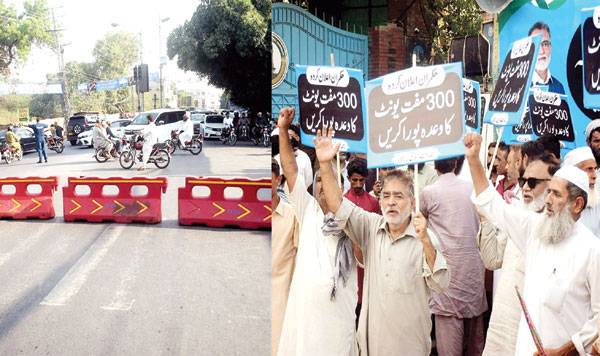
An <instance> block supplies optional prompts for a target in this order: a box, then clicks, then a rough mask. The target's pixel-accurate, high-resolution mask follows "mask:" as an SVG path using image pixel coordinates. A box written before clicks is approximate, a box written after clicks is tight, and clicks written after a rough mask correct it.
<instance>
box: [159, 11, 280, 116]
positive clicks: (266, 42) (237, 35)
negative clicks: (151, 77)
mask: <svg viewBox="0 0 600 356" xmlns="http://www.w3.org/2000/svg"><path fill="white" fill-rule="evenodd" d="M270 41H271V2H270V1H266V0H252V1H251V0H213V1H203V2H202V3H201V4H200V5H199V6H198V8H197V9H196V12H195V13H194V15H193V16H192V18H191V19H190V20H189V21H186V22H185V24H184V25H182V26H180V27H178V28H176V29H175V30H174V31H173V32H172V33H171V34H170V35H169V39H168V42H167V47H168V55H169V58H171V59H172V58H174V57H175V56H178V58H177V64H178V66H179V67H180V68H182V69H184V70H189V71H193V72H197V73H199V74H201V75H203V76H206V77H207V78H208V80H209V82H210V83H211V84H212V85H215V86H217V87H221V88H224V89H226V90H228V91H229V93H230V95H231V101H233V102H234V103H236V104H237V105H240V106H245V107H249V108H251V109H253V110H255V111H266V110H267V109H268V108H269V107H270V106H271V86H270V82H271V74H270V73H271V70H270V66H271V64H270V63H271V43H270Z"/></svg>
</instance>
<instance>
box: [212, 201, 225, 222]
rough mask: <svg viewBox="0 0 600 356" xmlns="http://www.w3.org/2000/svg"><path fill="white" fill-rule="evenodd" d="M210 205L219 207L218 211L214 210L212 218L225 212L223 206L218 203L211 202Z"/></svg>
mask: <svg viewBox="0 0 600 356" xmlns="http://www.w3.org/2000/svg"><path fill="white" fill-rule="evenodd" d="M212 205H213V206H214V207H215V208H217V209H219V211H218V212H216V213H215V214H214V215H213V216H212V217H213V218H214V217H215V216H219V215H221V214H223V213H224V212H225V209H223V207H222V206H220V205H219V204H217V203H212Z"/></svg>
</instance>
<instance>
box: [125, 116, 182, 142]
mask: <svg viewBox="0 0 600 356" xmlns="http://www.w3.org/2000/svg"><path fill="white" fill-rule="evenodd" d="M148 115H152V117H153V118H154V123H155V124H156V126H157V128H158V130H157V132H158V142H165V141H166V140H169V139H171V131H173V130H180V129H181V127H182V125H183V124H182V121H183V115H185V111H184V110H180V109H156V110H151V111H146V112H142V113H139V114H138V115H137V116H136V117H135V118H134V119H133V121H131V124H129V125H128V126H127V127H126V129H125V135H128V136H129V135H132V134H133V133H134V132H135V131H140V130H143V129H144V128H145V127H146V125H148V119H147V116H148Z"/></svg>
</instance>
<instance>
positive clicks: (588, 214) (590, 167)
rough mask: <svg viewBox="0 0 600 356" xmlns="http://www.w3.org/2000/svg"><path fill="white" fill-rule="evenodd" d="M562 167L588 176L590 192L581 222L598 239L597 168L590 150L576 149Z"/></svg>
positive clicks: (569, 154) (566, 157)
mask: <svg viewBox="0 0 600 356" xmlns="http://www.w3.org/2000/svg"><path fill="white" fill-rule="evenodd" d="M563 166H575V167H577V168H579V169H581V170H582V171H584V172H585V173H586V174H587V175H588V179H589V182H590V192H589V194H588V203H587V206H586V208H585V209H584V210H583V212H582V213H581V218H580V220H581V222H582V223H583V224H584V225H585V226H586V227H587V228H588V229H590V230H591V231H592V232H593V233H594V235H596V237H598V238H600V207H599V206H598V190H599V189H598V186H597V185H596V170H597V168H598V166H597V164H596V159H595V158H594V154H593V153H592V149H591V148H589V147H588V146H585V147H579V148H576V149H574V150H572V151H570V152H569V153H567V155H566V156H565V160H564V162H563Z"/></svg>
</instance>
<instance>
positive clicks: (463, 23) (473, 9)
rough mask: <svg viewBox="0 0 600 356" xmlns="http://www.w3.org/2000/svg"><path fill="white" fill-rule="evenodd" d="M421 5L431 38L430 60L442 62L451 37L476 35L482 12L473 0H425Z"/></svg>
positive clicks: (446, 54) (446, 55)
mask: <svg viewBox="0 0 600 356" xmlns="http://www.w3.org/2000/svg"><path fill="white" fill-rule="evenodd" d="M423 5H424V6H423V7H422V10H423V15H424V17H425V23H426V26H427V27H428V28H427V30H428V32H429V34H430V35H431V38H432V49H431V54H432V56H431V57H432V62H433V63H443V62H445V61H446V58H448V51H449V50H450V44H451V41H452V39H453V38H457V37H464V36H469V35H476V34H477V33H479V31H480V29H481V22H482V12H481V9H480V8H479V5H477V3H476V2H475V0H426V1H424V4H423Z"/></svg>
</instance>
